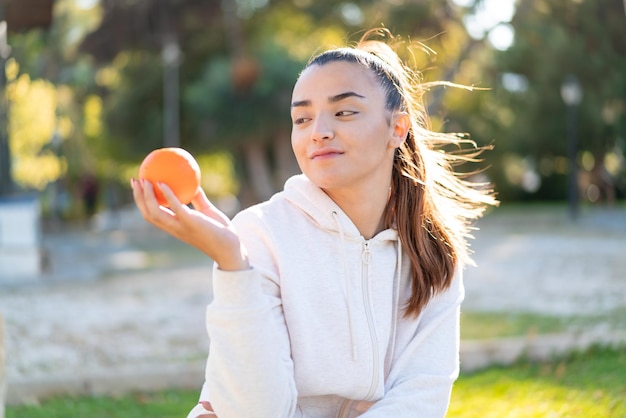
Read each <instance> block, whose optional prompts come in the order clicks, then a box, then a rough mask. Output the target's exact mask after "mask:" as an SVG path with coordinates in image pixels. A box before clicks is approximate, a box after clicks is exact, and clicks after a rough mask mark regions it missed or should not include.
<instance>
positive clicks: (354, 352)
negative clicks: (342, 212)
mask: <svg viewBox="0 0 626 418" xmlns="http://www.w3.org/2000/svg"><path fill="white" fill-rule="evenodd" d="M332 213H333V219H334V220H335V222H336V223H337V227H338V228H339V236H340V237H341V251H342V254H343V268H344V279H345V288H346V304H347V305H348V326H349V327H350V343H351V344H352V360H353V361H357V360H358V358H359V353H358V350H357V344H356V335H355V330H354V317H353V315H352V303H351V302H350V269H349V268H348V256H347V254H346V244H345V242H344V241H345V237H344V234H343V228H342V227H341V222H339V215H338V214H337V211H333V212H332Z"/></svg>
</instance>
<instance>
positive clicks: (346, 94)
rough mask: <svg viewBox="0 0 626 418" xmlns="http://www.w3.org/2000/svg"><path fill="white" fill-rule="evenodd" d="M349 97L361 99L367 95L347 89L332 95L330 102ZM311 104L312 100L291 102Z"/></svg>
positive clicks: (292, 104)
mask: <svg viewBox="0 0 626 418" xmlns="http://www.w3.org/2000/svg"><path fill="white" fill-rule="evenodd" d="M349 97H357V98H359V99H365V96H363V95H360V94H359V93H355V92H353V91H347V92H345V93H340V94H337V95H335V96H330V97H329V98H328V102H329V103H337V102H340V101H341V100H345V99H347V98H349ZM308 106H311V101H310V100H296V101H295V102H292V103H291V107H292V108H294V107H308Z"/></svg>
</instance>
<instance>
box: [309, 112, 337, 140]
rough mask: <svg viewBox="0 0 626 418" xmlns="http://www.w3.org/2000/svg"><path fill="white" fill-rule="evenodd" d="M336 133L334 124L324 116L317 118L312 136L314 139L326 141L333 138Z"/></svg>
mask: <svg viewBox="0 0 626 418" xmlns="http://www.w3.org/2000/svg"><path fill="white" fill-rule="evenodd" d="M334 136H335V133H334V131H333V128H332V124H331V123H330V121H328V120H327V119H326V118H325V117H323V116H318V117H317V118H315V123H314V125H313V132H312V138H313V140H314V141H326V140H329V139H333V137H334Z"/></svg>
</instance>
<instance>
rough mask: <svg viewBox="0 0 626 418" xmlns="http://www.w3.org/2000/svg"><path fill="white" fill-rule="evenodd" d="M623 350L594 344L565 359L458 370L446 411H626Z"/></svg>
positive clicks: (531, 416) (485, 415)
mask: <svg viewBox="0 0 626 418" xmlns="http://www.w3.org/2000/svg"><path fill="white" fill-rule="evenodd" d="M624 382H626V351H624V350H623V349H620V348H613V349H611V348H604V347H594V348H592V349H590V350H589V351H587V352H581V353H575V354H573V355H571V356H569V357H567V358H565V359H561V360H560V359H555V360H554V361H550V362H545V363H537V362H531V361H521V362H519V363H518V364H516V365H514V366H512V367H493V368H490V369H488V370H485V371H481V372H477V373H474V374H470V375H462V376H461V377H460V378H459V380H458V381H457V383H456V384H455V386H454V389H453V391H452V400H451V404H450V409H449V411H448V416H449V417H455V418H479V417H480V418H496V417H497V418H502V417H507V418H516V417H520V418H521V417H524V418H544V417H568V418H573V417H580V418H587V417H615V418H617V417H623V416H625V415H626V384H625V383H624Z"/></svg>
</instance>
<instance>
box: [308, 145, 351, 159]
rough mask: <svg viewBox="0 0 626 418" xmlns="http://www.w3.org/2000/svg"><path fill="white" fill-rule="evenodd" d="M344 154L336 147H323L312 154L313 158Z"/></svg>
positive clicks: (326, 157)
mask: <svg viewBox="0 0 626 418" xmlns="http://www.w3.org/2000/svg"><path fill="white" fill-rule="evenodd" d="M341 154H343V152H342V151H340V150H338V149H335V148H323V149H320V150H317V151H315V152H313V153H312V154H311V157H310V158H311V159H312V160H324V159H328V158H334V157H336V156H338V155H341Z"/></svg>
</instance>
